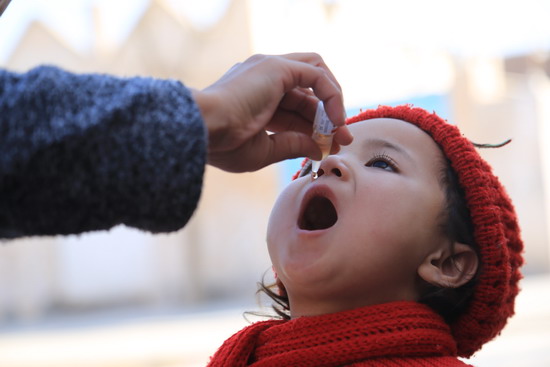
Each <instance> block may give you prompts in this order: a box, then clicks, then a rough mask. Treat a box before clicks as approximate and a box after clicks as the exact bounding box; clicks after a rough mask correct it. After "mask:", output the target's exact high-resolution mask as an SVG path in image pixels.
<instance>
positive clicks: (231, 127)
mask: <svg viewBox="0 0 550 367" xmlns="http://www.w3.org/2000/svg"><path fill="white" fill-rule="evenodd" d="M193 97H194V99H195V101H196V102H197V104H198V105H199V108H200V110H201V113H202V115H203V119H204V121H205V124H206V127H207V129H208V134H209V142H208V163H209V164H211V165H213V166H216V167H218V168H221V169H223V170H226V171H230V172H245V171H255V170H258V169H260V168H262V167H265V166H267V165H269V164H271V163H274V162H278V161H281V160H284V159H288V158H296V157H303V156H308V157H310V158H314V159H320V158H321V151H320V149H319V147H318V146H317V144H316V143H315V142H314V141H313V139H311V134H312V124H313V120H314V118H315V111H316V108H317V103H318V101H319V100H322V101H323V102H324V105H325V110H326V112H327V114H328V116H329V118H330V119H331V121H332V122H333V123H334V125H335V126H337V127H338V129H337V131H336V134H335V136H334V143H333V152H335V151H337V150H338V149H339V146H340V145H347V144H349V143H351V141H352V140H353V137H352V136H351V134H350V132H349V130H348V128H347V127H346V126H345V124H344V120H345V111H344V105H343V98H342V90H341V88H340V85H339V84H338V82H337V81H336V78H335V77H334V75H332V73H331V72H330V70H329V69H328V67H327V66H326V64H325V63H324V61H323V59H322V58H321V57H320V56H319V55H317V54H315V53H296V54H288V55H283V56H264V55H255V56H252V57H250V58H249V59H248V60H246V61H245V62H243V63H240V64H237V65H235V66H234V67H233V68H231V69H230V70H229V71H228V72H227V73H226V74H225V75H224V76H223V77H222V78H221V79H219V80H218V81H217V82H215V83H214V84H212V85H211V86H209V87H208V88H206V89H204V90H202V91H197V90H194V91H193ZM268 131H269V132H271V133H268Z"/></svg>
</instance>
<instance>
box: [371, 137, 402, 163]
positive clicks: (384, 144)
mask: <svg viewBox="0 0 550 367" xmlns="http://www.w3.org/2000/svg"><path fill="white" fill-rule="evenodd" d="M364 146H365V147H367V148H372V147H373V146H374V147H377V148H387V149H391V150H394V151H396V152H397V153H400V154H402V155H403V156H405V157H406V158H408V159H410V160H413V159H412V157H411V155H410V154H409V153H408V152H407V151H406V150H405V149H404V148H402V147H400V146H399V145H396V144H393V143H392V142H390V141H387V140H385V139H380V138H369V139H366V140H365V142H364Z"/></svg>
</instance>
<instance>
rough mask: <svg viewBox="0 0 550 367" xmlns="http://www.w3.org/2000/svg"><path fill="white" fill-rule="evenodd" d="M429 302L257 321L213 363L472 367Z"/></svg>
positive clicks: (269, 366) (229, 342) (272, 366)
mask: <svg viewBox="0 0 550 367" xmlns="http://www.w3.org/2000/svg"><path fill="white" fill-rule="evenodd" d="M456 354H457V350H456V343H455V341H454V339H453V337H452V335H451V333H450V329H449V326H448V325H447V324H446V323H445V322H444V321H443V319H442V318H441V317H440V316H439V315H438V314H436V313H435V312H434V311H432V310H431V309H430V308H429V307H428V306H425V305H422V304H419V303H416V302H393V303H386V304H382V305H376V306H368V307H363V308H359V309H355V310H350V311H344V312H337V313H333V314H327V315H321V316H310V317H300V318H297V319H294V320H291V321H283V320H269V321H260V322H257V323H254V324H252V325H250V326H248V327H246V328H244V329H242V330H241V331H239V332H238V333H236V334H235V335H233V336H232V337H231V338H229V339H227V340H226V341H225V343H224V344H223V345H222V346H221V347H220V349H219V350H218V351H217V352H216V354H215V355H214V356H213V357H212V359H211V361H210V364H209V366H211V367H220V366H226V367H238V366H254V367H282V366H293V367H298V366H304V367H305V366H311V367H322V366H327V367H328V366H335V367H336V366H357V367H359V366H386V367H391V366H396V367H397V366H442V367H446V366H449V367H450V366H453V367H454V366H462V367H464V366H468V365H466V364H465V363H463V362H461V361H460V360H458V359H457V358H456Z"/></svg>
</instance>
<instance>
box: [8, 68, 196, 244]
mask: <svg viewBox="0 0 550 367" xmlns="http://www.w3.org/2000/svg"><path fill="white" fill-rule="evenodd" d="M205 160H206V129H205V127H204V124H203V121H202V117H201V115H200V111H199V109H198V107H197V105H196V104H195V103H194V101H193V100H192V98H191V95H190V92H189V90H188V89H187V88H185V87H184V86H183V85H182V84H181V83H180V82H178V81H173V80H157V79H151V78H131V79H121V78H115V77H112V76H107V75H99V74H89V75H76V74H72V73H69V72H66V71H63V70H60V69H58V68H55V67H45V66H43V67H38V68H35V69H32V70H30V71H29V72H27V73H23V74H17V73H12V72H9V71H6V70H0V238H15V237H21V236H30V235H53V234H70V233H80V232H84V231H90V230H99V229H108V228H110V227H112V226H115V225H118V224H125V225H128V226H132V227H137V228H140V229H143V230H147V231H151V232H165V231H173V230H177V229H179V228H181V227H183V226H184V225H185V224H186V223H187V221H188V220H189V218H190V216H191V214H192V213H193V211H194V209H195V207H196V206H197V202H198V200H199V197H200V192H201V188H202V177H203V173H204V165H205Z"/></svg>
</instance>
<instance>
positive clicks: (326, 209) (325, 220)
mask: <svg viewBox="0 0 550 367" xmlns="http://www.w3.org/2000/svg"><path fill="white" fill-rule="evenodd" d="M337 221H338V213H337V212H336V208H335V207H334V205H333V204H332V201H330V200H329V199H328V198H326V197H324V196H320V195H316V196H313V197H312V198H310V199H309V200H308V201H307V202H306V204H305V206H304V208H303V209H302V215H300V218H299V219H298V227H299V228H300V229H302V230H306V231H316V230H320V229H327V228H330V227H332V226H333V225H335V224H336V222H337Z"/></svg>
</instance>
